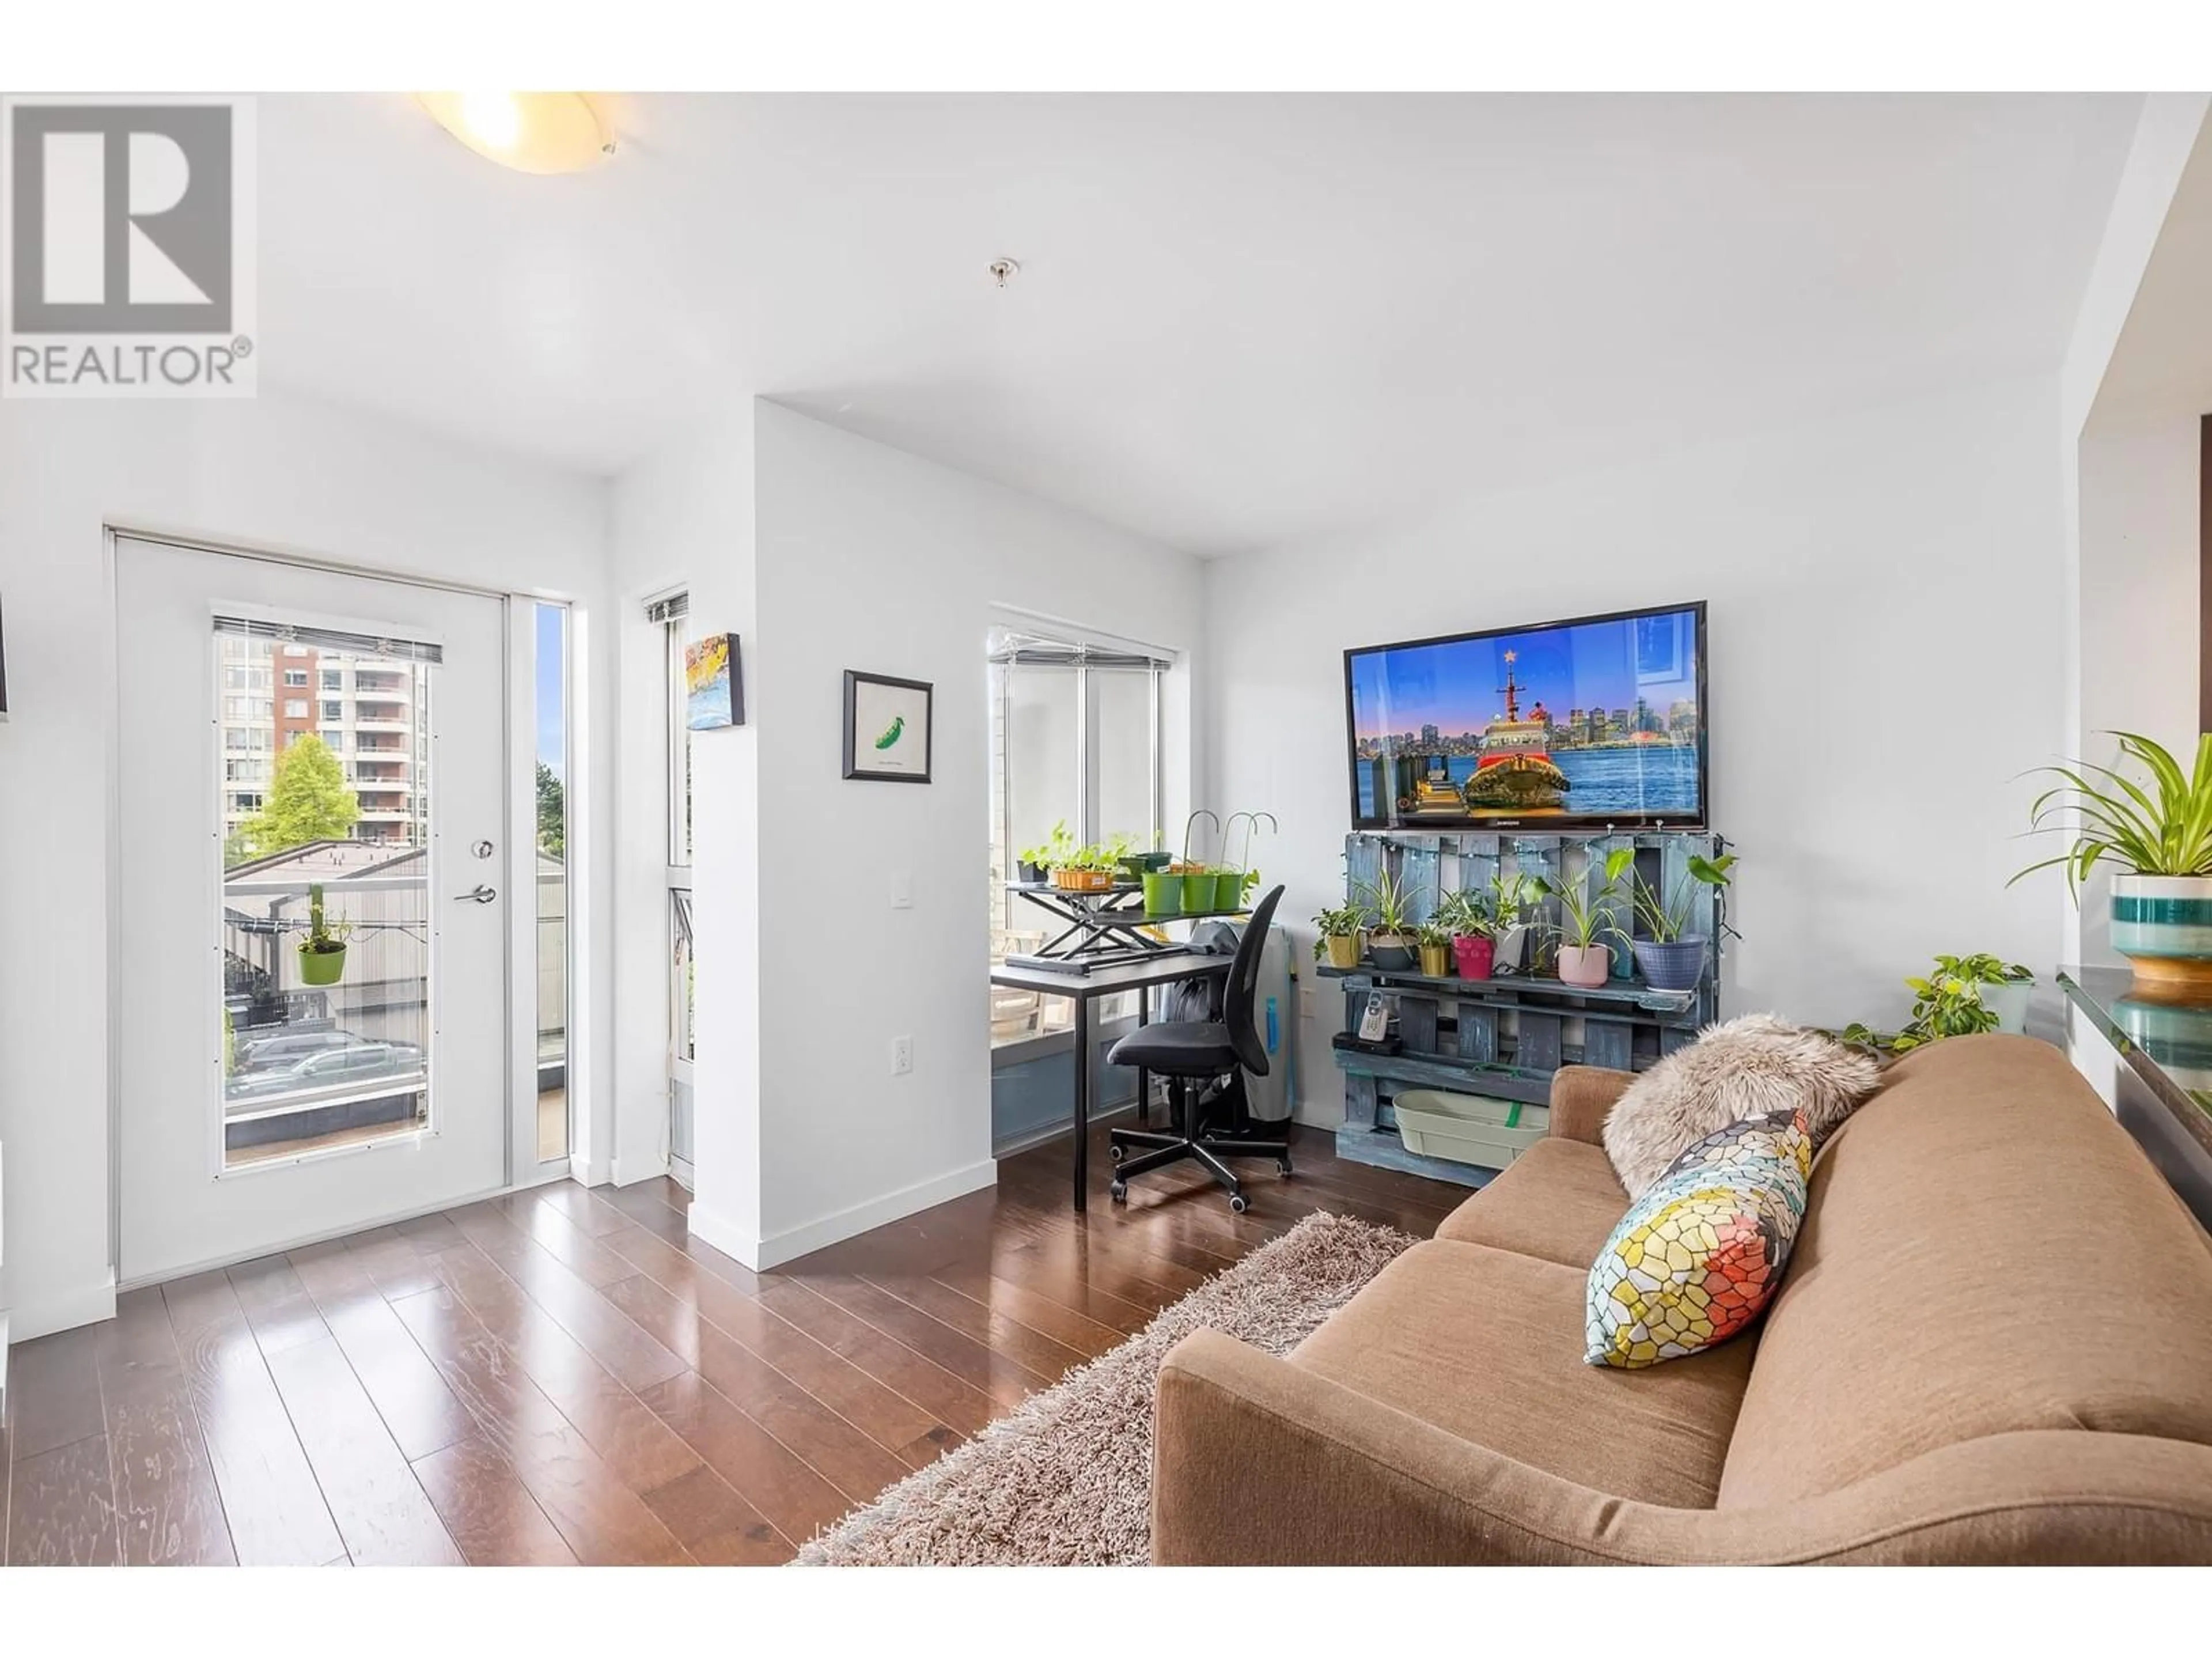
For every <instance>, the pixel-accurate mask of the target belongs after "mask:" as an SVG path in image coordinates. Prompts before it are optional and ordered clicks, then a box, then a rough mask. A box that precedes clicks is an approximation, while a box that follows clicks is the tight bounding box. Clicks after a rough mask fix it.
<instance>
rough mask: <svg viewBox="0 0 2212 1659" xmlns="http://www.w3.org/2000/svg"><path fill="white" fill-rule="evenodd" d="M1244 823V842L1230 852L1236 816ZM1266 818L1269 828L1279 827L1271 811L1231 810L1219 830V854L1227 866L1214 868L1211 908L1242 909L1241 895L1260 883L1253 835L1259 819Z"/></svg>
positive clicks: (1235, 829)
mask: <svg viewBox="0 0 2212 1659" xmlns="http://www.w3.org/2000/svg"><path fill="white" fill-rule="evenodd" d="M1240 818H1241V819H1242V820H1243V823H1244V844H1243V847H1242V848H1240V849H1239V850H1238V851H1237V853H1236V854H1233V855H1232V854H1231V852H1230V850H1229V847H1230V838H1231V836H1234V835H1235V834H1236V832H1237V821H1238V820H1239V819H1240ZM1261 818H1265V819H1267V827H1268V828H1269V829H1276V830H1279V829H1281V826H1280V825H1279V824H1278V823H1276V822H1275V815H1274V814H1273V812H1231V814H1230V815H1229V823H1228V825H1227V826H1226V827H1225V829H1223V830H1222V832H1221V856H1222V859H1223V860H1224V862H1225V864H1227V866H1229V867H1228V868H1226V869H1223V870H1217V871H1215V872H1213V908H1215V909H1217V910H1241V909H1243V908H1244V896H1245V895H1246V894H1247V893H1249V892H1250V891H1251V890H1253V889H1254V888H1255V887H1256V886H1258V885H1259V884H1260V872H1258V871H1257V870H1255V869H1253V868H1252V837H1253V836H1254V835H1255V833H1257V831H1258V830H1259V828H1260V820H1261Z"/></svg>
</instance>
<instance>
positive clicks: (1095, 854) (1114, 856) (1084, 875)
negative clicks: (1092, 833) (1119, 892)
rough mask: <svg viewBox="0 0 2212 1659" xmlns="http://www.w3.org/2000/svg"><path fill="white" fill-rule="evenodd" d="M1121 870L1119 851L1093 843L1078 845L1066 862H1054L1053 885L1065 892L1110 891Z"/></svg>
mask: <svg viewBox="0 0 2212 1659" xmlns="http://www.w3.org/2000/svg"><path fill="white" fill-rule="evenodd" d="M1120 874H1121V857H1120V854H1118V853H1116V852H1115V849H1114V848H1111V847H1105V846H1100V845H1098V844H1097V843H1096V842H1094V843H1092V844H1091V846H1089V847H1079V848H1076V850H1075V851H1074V852H1073V854H1070V855H1069V856H1068V858H1067V860H1066V862H1065V863H1061V864H1055V865H1054V866H1053V871H1052V884H1053V885H1054V886H1055V887H1057V888H1059V889H1060V890H1061V891H1062V892H1065V893H1110V892H1111V891H1113V890H1114V883H1115V878H1117V877H1118V876H1119V875H1120Z"/></svg>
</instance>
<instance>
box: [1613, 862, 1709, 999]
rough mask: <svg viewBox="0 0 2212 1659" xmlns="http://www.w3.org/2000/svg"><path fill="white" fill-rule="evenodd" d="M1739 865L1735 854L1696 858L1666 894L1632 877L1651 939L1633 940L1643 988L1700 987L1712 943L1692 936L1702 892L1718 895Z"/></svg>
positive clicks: (1640, 915)
mask: <svg viewBox="0 0 2212 1659" xmlns="http://www.w3.org/2000/svg"><path fill="white" fill-rule="evenodd" d="M1616 850H1620V849H1616ZM1630 857H1631V858H1632V859H1633V857H1634V854H1630ZM1734 863H1735V854H1733V853H1723V854H1721V855H1720V856H1719V857H1718V858H1717V859H1709V858H1707V857H1706V856H1705V854H1702V853H1692V854H1691V855H1690V861H1689V865H1688V866H1687V867H1686V869H1685V870H1684V872H1683V873H1682V874H1681V875H1680V876H1679V877H1677V878H1675V881H1674V886H1673V887H1672V888H1670V889H1668V890H1667V891H1665V892H1662V891H1661V890H1659V889H1658V887H1656V885H1654V884H1652V883H1650V882H1648V881H1646V880H1644V878H1643V877H1641V876H1637V877H1634V878H1632V881H1633V886H1632V891H1631V903H1632V907H1633V908H1634V909H1635V912H1636V918H1637V920H1638V921H1641V922H1642V923H1643V924H1644V932H1645V933H1648V934H1650V938H1648V939H1631V940H1630V941H1629V942H1628V943H1629V949H1631V950H1632V951H1634V952H1635V953H1636V965H1637V966H1638V968H1641V969H1643V970H1644V983H1646V984H1647V985H1649V986H1650V987H1651V988H1652V989H1653V990H1655V991H1694V990H1696V989H1697V988H1698V981H1699V980H1700V979H1701V978H1703V977H1704V976H1705V947H1706V946H1707V945H1709V944H1711V940H1710V939H1708V938H1707V937H1706V936H1705V934H1703V933H1691V932H1690V931H1689V927H1690V919H1691V915H1692V911H1693V910H1694V908H1696V904H1697V898H1698V890H1699V888H1700V887H1710V888H1711V889H1713V890H1715V891H1716V892H1717V891H1718V890H1720V889H1722V888H1723V887H1725V886H1727V885H1728V881H1729V873H1728V872H1729V866H1731V865H1733V864H1734Z"/></svg>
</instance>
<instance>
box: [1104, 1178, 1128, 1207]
mask: <svg viewBox="0 0 2212 1659" xmlns="http://www.w3.org/2000/svg"><path fill="white" fill-rule="evenodd" d="M1106 1196H1107V1197H1109V1198H1110V1199H1112V1200H1114V1201H1115V1203H1116V1204H1126V1203H1127V1202H1128V1201H1129V1183H1128V1182H1126V1181H1117V1182H1114V1183H1113V1184H1112V1185H1111V1186H1109V1187H1108V1188H1106Z"/></svg>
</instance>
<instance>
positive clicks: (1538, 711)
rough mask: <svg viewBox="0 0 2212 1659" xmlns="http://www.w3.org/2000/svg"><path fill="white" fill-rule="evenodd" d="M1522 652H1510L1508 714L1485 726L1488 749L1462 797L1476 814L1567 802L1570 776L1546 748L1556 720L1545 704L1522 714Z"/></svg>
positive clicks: (1506, 690) (1550, 808)
mask: <svg viewBox="0 0 2212 1659" xmlns="http://www.w3.org/2000/svg"><path fill="white" fill-rule="evenodd" d="M1516 654H1517V653H1514V652H1511V651H1508V652H1507V653H1505V684H1504V685H1503V686H1501V687H1499V688H1498V689H1499V690H1501V691H1503V692H1504V694H1505V713H1504V715H1503V716H1502V717H1501V718H1499V719H1498V720H1492V721H1491V722H1490V724H1489V725H1488V726H1485V727H1483V729H1482V751H1481V753H1480V755H1479V756H1478V757H1476V759H1475V763H1474V775H1473V776H1472V777H1470V778H1468V781H1467V782H1466V784H1465V785H1464V786H1463V787H1462V790H1461V792H1460V793H1461V795H1462V798H1463V799H1465V801H1466V803H1467V810H1468V811H1470V812H1541V811H1557V810H1558V809H1559V807H1560V806H1562V805H1565V800H1566V793H1567V788H1568V783H1567V775H1566V774H1565V773H1564V772H1562V771H1561V770H1559V766H1558V764H1557V763H1555V762H1553V759H1552V757H1551V756H1550V755H1548V754H1547V753H1546V752H1545V749H1546V745H1547V744H1549V743H1550V741H1551V736H1552V718H1551V716H1550V714H1547V712H1546V711H1545V708H1544V705H1543V704H1542V703H1541V702H1539V703H1537V704H1536V705H1535V706H1534V708H1531V709H1529V711H1528V719H1526V720H1523V719H1522V718H1521V688H1520V687H1519V686H1518V685H1517V684H1515V682H1514V678H1513V664H1514V661H1515V659H1516Z"/></svg>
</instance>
